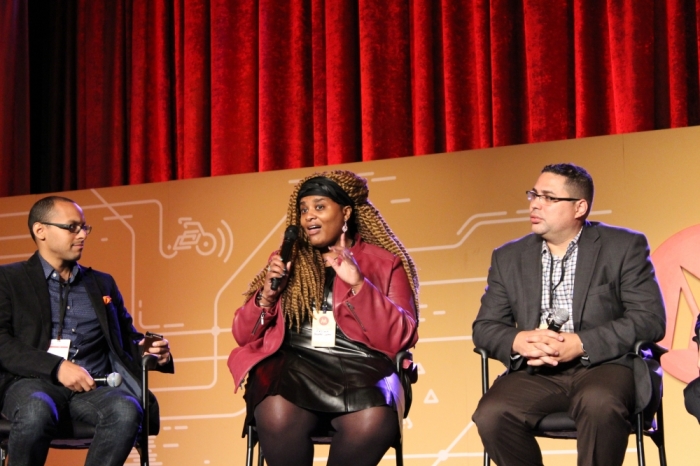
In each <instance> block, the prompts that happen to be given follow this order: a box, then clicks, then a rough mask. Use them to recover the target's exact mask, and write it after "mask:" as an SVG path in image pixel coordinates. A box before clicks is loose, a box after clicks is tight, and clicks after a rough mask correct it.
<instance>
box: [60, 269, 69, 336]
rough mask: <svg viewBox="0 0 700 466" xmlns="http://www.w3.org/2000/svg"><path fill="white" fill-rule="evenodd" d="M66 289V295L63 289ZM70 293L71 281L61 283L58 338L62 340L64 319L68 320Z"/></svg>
mask: <svg viewBox="0 0 700 466" xmlns="http://www.w3.org/2000/svg"><path fill="white" fill-rule="evenodd" d="M64 289H65V290H66V293H65V295H64V294H63V290H64ZM68 293H70V283H68V282H66V283H61V290H60V295H61V299H60V301H59V305H58V306H59V307H58V308H59V317H58V339H59V340H60V339H61V337H62V336H63V321H64V320H66V311H67V309H68Z"/></svg>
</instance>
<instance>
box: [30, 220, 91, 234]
mask: <svg viewBox="0 0 700 466" xmlns="http://www.w3.org/2000/svg"><path fill="white" fill-rule="evenodd" d="M40 223H41V224H42V225H51V226H52V227H56V228H60V229H61V230H66V231H70V232H71V233H73V234H74V235H75V234H78V233H80V230H84V231H85V234H86V235H89V234H90V232H91V231H92V227H91V226H90V225H86V224H84V223H51V222H40Z"/></svg>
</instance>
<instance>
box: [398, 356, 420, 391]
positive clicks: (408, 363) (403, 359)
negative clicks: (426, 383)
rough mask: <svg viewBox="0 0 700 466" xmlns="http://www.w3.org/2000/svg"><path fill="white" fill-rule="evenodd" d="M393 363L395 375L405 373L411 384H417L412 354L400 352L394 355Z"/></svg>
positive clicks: (416, 370) (416, 373)
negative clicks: (394, 364)
mask: <svg viewBox="0 0 700 466" xmlns="http://www.w3.org/2000/svg"><path fill="white" fill-rule="evenodd" d="M395 363H396V373H397V374H402V373H405V374H406V375H407V376H408V380H409V381H410V382H411V383H412V384H413V383H416V382H418V368H417V367H416V365H415V364H413V353H411V352H410V351H408V350H406V351H400V352H399V353H397V354H396V358H395Z"/></svg>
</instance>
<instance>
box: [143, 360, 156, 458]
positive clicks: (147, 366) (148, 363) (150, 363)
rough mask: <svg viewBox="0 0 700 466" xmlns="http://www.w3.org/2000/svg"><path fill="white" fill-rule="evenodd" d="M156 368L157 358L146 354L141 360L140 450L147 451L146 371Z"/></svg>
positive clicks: (148, 408) (147, 407) (148, 409)
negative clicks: (141, 410) (141, 414)
mask: <svg viewBox="0 0 700 466" xmlns="http://www.w3.org/2000/svg"><path fill="white" fill-rule="evenodd" d="M156 367H158V356H156V355H155V354H151V353H146V354H144V355H143V357H142V358H141V406H142V407H143V426H142V428H141V448H145V449H146V451H148V434H149V423H150V401H151V400H150V398H149V391H148V371H151V370H154V369H155V368H156Z"/></svg>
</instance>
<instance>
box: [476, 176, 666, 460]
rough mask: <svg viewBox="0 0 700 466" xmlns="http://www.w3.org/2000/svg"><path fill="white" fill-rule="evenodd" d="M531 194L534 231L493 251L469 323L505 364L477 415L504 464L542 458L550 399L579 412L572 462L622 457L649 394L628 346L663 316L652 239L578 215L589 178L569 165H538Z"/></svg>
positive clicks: (649, 334)
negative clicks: (537, 432) (633, 417)
mask: <svg viewBox="0 0 700 466" xmlns="http://www.w3.org/2000/svg"><path fill="white" fill-rule="evenodd" d="M527 196H528V200H529V201H530V222H531V224H532V232H533V233H532V234H530V235H527V236H525V237H523V238H521V239H518V240H515V241H513V242H510V243H507V244H506V245H504V246H502V247H500V248H498V249H496V250H495V251H494V253H493V256H492V260H491V268H490V270H489V275H488V286H487V288H486V292H485V293H484V295H483V297H482V299H481V308H480V309H479V314H478V315H477V318H476V320H475V321H474V324H473V340H474V344H475V345H476V346H479V347H483V348H486V349H487V350H488V351H489V352H490V354H491V355H493V356H494V357H495V358H496V359H498V360H500V361H501V362H503V364H505V365H506V367H507V368H508V371H507V374H506V375H504V376H502V377H500V378H499V379H497V380H496V382H495V383H494V384H493V386H492V387H491V389H490V390H489V391H488V392H487V393H486V395H484V397H483V398H482V399H481V401H480V402H479V405H478V407H477V409H476V412H475V413H474V416H473V420H474V422H475V423H476V426H477V428H478V430H479V435H480V436H481V439H482V442H483V443H484V446H485V448H486V451H487V452H488V453H489V455H491V457H492V458H493V459H494V460H495V462H496V463H497V464H499V465H501V466H510V465H541V464H542V454H541V452H540V449H539V446H538V444H537V441H536V440H535V438H534V436H533V435H532V430H533V428H534V427H535V426H536V425H537V423H538V422H539V420H540V419H542V418H543V417H544V416H546V415H547V414H549V413H551V412H556V411H568V413H569V415H570V416H571V417H572V418H573V419H574V420H575V421H576V428H577V431H578V443H577V450H578V464H579V465H604V466H611V465H619V464H622V462H623V460H624V455H625V450H626V448H627V442H628V436H629V433H630V429H631V426H630V423H629V418H630V414H631V413H634V412H638V411H639V410H641V409H643V408H644V407H645V406H646V404H647V403H648V401H649V399H650V397H651V384H650V378H649V374H648V371H647V367H646V364H645V363H644V362H643V361H642V360H641V358H639V357H637V356H635V355H634V354H633V353H632V351H633V346H634V343H635V341H636V340H652V341H658V340H660V339H661V338H663V336H664V332H665V328H666V316H665V310H664V305H663V299H662V296H661V291H660V289H659V286H658V284H657V282H656V279H655V275H654V268H653V266H652V264H651V261H650V258H649V246H648V243H647V241H646V238H645V237H644V236H643V235H642V234H640V233H636V232H632V231H629V230H625V229H622V228H615V227H611V226H607V225H603V224H600V223H595V222H588V221H586V217H587V216H588V214H589V213H590V210H591V205H592V202H593V180H592V178H591V177H590V175H589V174H588V173H587V172H586V170H584V169H583V168H581V167H578V166H576V165H571V164H558V165H548V166H546V167H545V168H544V169H543V170H542V173H541V174H540V177H539V178H538V180H537V183H536V184H535V186H534V188H533V189H532V190H531V191H528V192H527ZM558 327H561V331H560V332H557V331H555V330H552V329H555V328H558ZM550 328H551V329H550ZM635 387H636V388H637V390H635Z"/></svg>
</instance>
